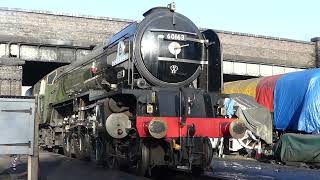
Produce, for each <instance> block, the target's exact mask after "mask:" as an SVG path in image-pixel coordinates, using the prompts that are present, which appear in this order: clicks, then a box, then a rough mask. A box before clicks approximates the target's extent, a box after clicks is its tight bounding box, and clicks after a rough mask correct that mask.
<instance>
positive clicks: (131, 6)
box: [0, 0, 320, 41]
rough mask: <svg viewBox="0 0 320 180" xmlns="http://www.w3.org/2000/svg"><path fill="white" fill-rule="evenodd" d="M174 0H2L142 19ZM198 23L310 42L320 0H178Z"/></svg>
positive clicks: (319, 20) (317, 27) (318, 23)
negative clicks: (151, 11) (151, 10)
mask: <svg viewBox="0 0 320 180" xmlns="http://www.w3.org/2000/svg"><path fill="white" fill-rule="evenodd" d="M170 2H172V0H0V7H9V8H22V9H28V10H46V11H54V12H60V13H71V14H80V15H93V16H104V17H114V18H124V19H132V20H141V19H142V18H143V17H142V14H143V13H144V12H145V11H147V10H148V9H150V8H152V7H155V6H166V5H167V4H168V3H170ZM175 2H176V6H177V12H179V13H182V14H184V15H185V16H187V17H188V18H190V19H191V20H192V21H193V22H194V23H195V24H196V25H197V26H199V27H202V28H211V29H218V30H225V31H234V32H242V33H250V34H258V35H265V36H274V37H281V38H289V39H296V40H304V41H310V39H311V38H313V37H318V36H320V11H319V7H320V0H219V1H218V0H197V1H195V0H175Z"/></svg>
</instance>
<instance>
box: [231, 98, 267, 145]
mask: <svg viewBox="0 0 320 180" xmlns="http://www.w3.org/2000/svg"><path fill="white" fill-rule="evenodd" d="M230 98H231V99H232V100H234V101H235V106H239V108H238V109H237V111H236V115H237V117H238V118H239V119H240V120H243V121H244V123H245V125H246V127H247V128H248V129H249V130H250V131H252V132H253V133H254V134H256V135H257V136H258V137H259V138H261V139H262V140H264V141H265V142H266V143H268V144H271V143H272V121H273V120H272V117H271V113H270V111H269V110H268V109H267V108H265V107H263V106H261V105H260V104H258V103H257V102H256V101H255V99H254V98H253V97H251V96H247V95H244V94H231V95H230Z"/></svg>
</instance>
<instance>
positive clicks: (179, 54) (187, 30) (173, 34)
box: [134, 7, 207, 87]
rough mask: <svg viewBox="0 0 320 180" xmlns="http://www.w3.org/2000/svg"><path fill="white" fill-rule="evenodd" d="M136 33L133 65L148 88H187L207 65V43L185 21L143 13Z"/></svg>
mask: <svg viewBox="0 0 320 180" xmlns="http://www.w3.org/2000/svg"><path fill="white" fill-rule="evenodd" d="M144 16H145V18H144V20H143V21H141V22H140V23H139V25H138V27H137V30H136V37H135V45H136V46H135V49H134V53H135V64H136V67H137V69H138V71H139V73H140V74H141V75H142V76H143V77H144V78H145V79H146V80H147V81H148V82H149V83H151V84H153V85H156V86H162V87H168V86H169V87H178V86H184V85H188V84H190V83H191V82H192V81H194V80H195V79H196V78H197V77H198V76H199V74H200V72H201V65H202V64H207V57H206V47H205V46H206V40H205V39H204V37H203V35H202V34H201V32H200V31H199V29H198V28H197V26H196V25H194V24H193V22H192V21H190V20H189V19H188V18H187V17H185V16H183V15H181V14H179V13H176V12H174V11H170V9H168V8H164V7H157V8H153V9H150V10H149V11H147V12H146V13H144Z"/></svg>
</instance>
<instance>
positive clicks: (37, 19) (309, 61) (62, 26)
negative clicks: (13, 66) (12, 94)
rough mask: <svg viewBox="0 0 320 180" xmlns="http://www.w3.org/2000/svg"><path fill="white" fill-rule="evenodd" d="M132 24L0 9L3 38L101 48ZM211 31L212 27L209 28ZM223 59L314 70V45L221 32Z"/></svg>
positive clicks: (108, 19) (0, 31)
mask: <svg viewBox="0 0 320 180" xmlns="http://www.w3.org/2000/svg"><path fill="white" fill-rule="evenodd" d="M130 22H132V21H131V20H124V19H116V18H106V17H94V16H78V15H69V14H56V13H52V12H41V11H29V10H21V9H5V8H2V9H1V8H0V35H12V36H20V37H32V38H37V39H55V40H64V41H72V42H86V43H92V44H98V43H102V42H103V41H105V39H106V38H109V37H110V36H111V35H112V34H114V33H116V32H118V31H119V30H120V29H122V28H123V27H125V26H126V25H127V24H128V23H130ZM209 28H210V27H209ZM218 34H219V36H220V38H221V40H222V44H223V47H224V58H225V60H230V61H238V62H239V61H240V62H241V61H244V62H253V63H262V64H272V65H283V66H290V67H298V68H301V67H314V66H315V56H316V55H315V43H313V42H304V41H295V40H288V39H281V38H272V37H265V36H258V35H250V34H244V33H235V32H228V31H218Z"/></svg>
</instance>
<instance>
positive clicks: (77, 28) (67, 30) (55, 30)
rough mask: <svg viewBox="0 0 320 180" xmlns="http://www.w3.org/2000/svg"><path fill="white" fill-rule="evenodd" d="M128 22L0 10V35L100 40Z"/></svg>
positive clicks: (96, 41) (97, 41) (99, 41)
mask: <svg viewBox="0 0 320 180" xmlns="http://www.w3.org/2000/svg"><path fill="white" fill-rule="evenodd" d="M129 22H130V21H129V20H120V19H111V18H102V17H90V16H69V15H59V14H50V13H42V12H39V11H30V12H28V11H23V10H6V9H0V35H9V36H10V35H11V36H19V37H31V38H36V39H56V40H65V41H79V42H86V43H93V44H97V43H102V42H103V41H104V40H105V38H106V37H110V36H111V35H112V34H114V33H115V32H117V31H119V30H121V29H122V28H123V27H125V26H126V25H127V24H128V23H129Z"/></svg>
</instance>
